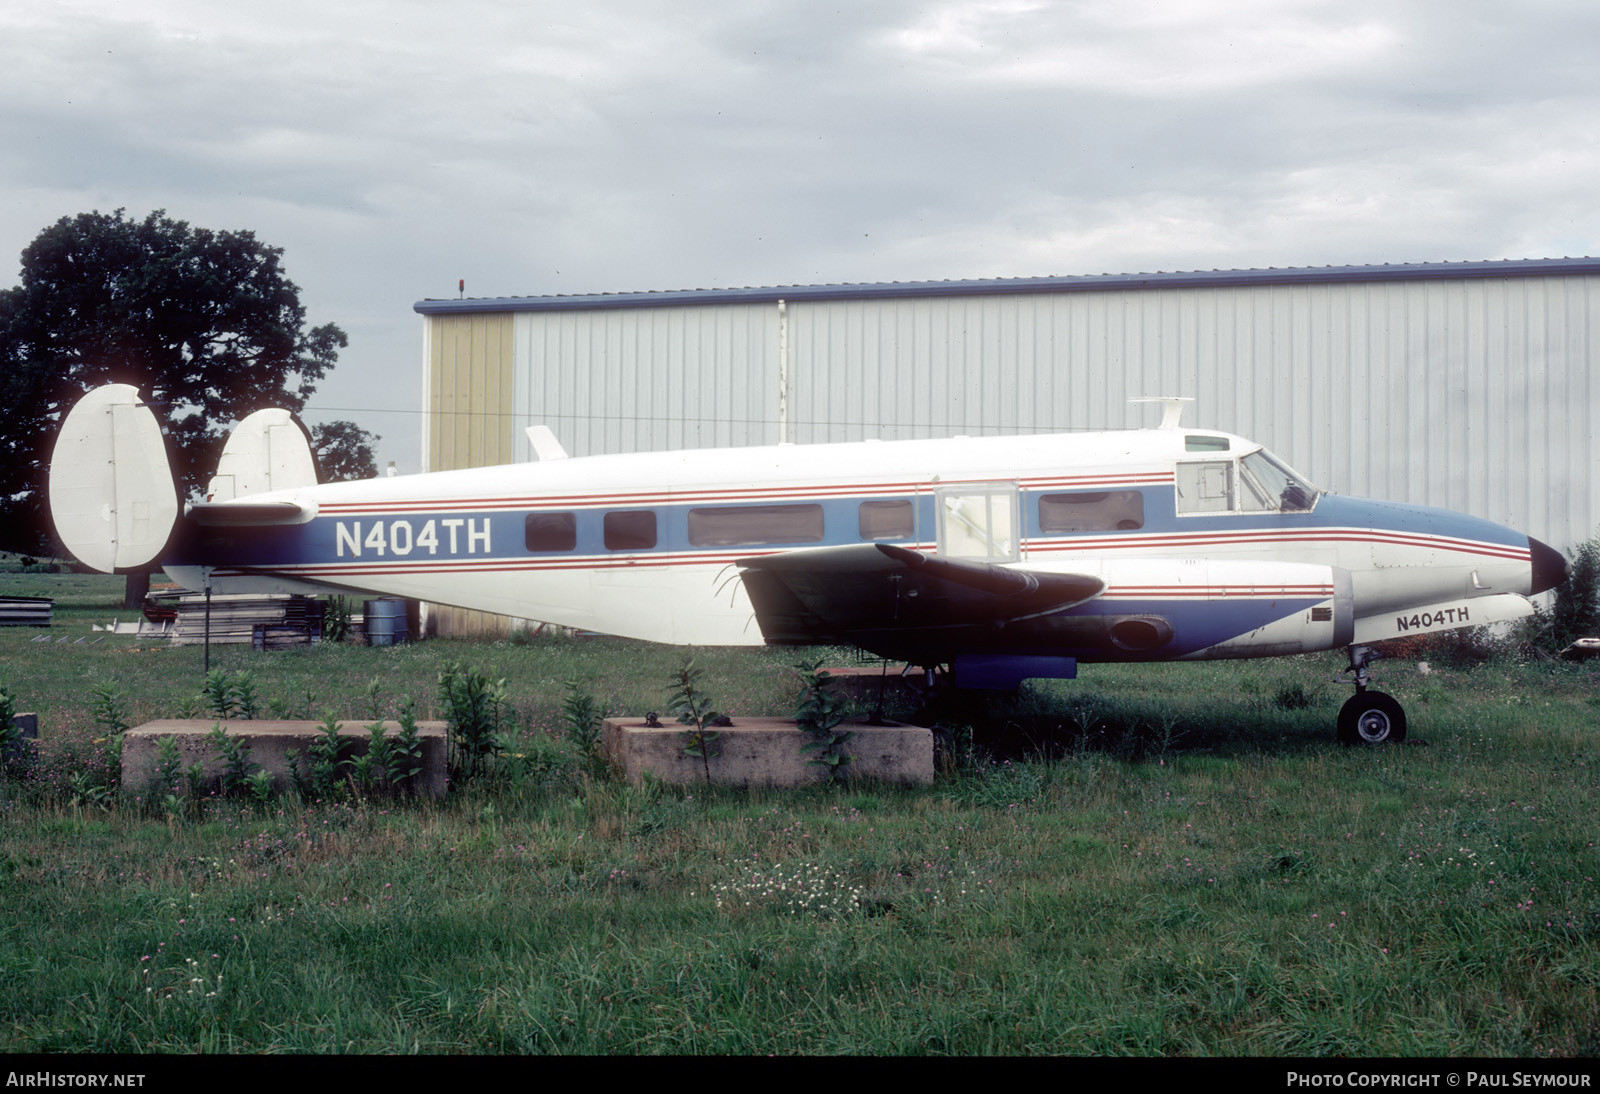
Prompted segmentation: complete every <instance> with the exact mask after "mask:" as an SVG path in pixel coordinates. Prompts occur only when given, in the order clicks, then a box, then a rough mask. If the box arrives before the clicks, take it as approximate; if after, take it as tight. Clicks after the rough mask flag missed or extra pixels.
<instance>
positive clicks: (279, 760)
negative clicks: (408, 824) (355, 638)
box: [122, 718, 448, 797]
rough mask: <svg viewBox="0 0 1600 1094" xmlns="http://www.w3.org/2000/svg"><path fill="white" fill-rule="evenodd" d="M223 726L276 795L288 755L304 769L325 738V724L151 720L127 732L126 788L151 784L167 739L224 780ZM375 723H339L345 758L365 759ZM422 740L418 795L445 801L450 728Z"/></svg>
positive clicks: (424, 733)
mask: <svg viewBox="0 0 1600 1094" xmlns="http://www.w3.org/2000/svg"><path fill="white" fill-rule="evenodd" d="M218 725H220V726H221V727H222V731H223V732H224V733H226V734H227V735H228V736H229V737H243V738H244V739H245V741H246V742H247V743H248V744H249V746H250V761H251V762H252V763H253V764H255V766H256V767H258V768H260V769H261V770H263V771H265V772H266V773H267V774H269V775H271V776H272V787H273V790H274V791H275V792H281V791H283V790H284V789H286V788H287V787H288V786H289V785H290V781H289V751H290V750H291V749H297V750H299V753H300V756H301V764H302V765H304V764H305V763H306V762H307V758H308V757H309V756H310V753H311V742H312V741H313V740H314V739H316V738H317V737H320V736H321V735H322V732H321V726H322V724H321V723H320V722H288V721H269V720H264V719H251V720H229V721H218V720H217V719H215V718H165V719H161V720H159V721H154V722H146V723H145V724H144V725H142V726H138V727H136V728H134V729H130V730H128V732H127V734H126V735H125V736H124V737H123V739H122V785H123V786H124V787H125V788H127V789H128V790H131V791H133V792H135V793H138V792H140V791H143V790H144V789H145V788H146V787H148V786H149V785H150V781H151V779H152V778H153V777H154V775H155V770H156V762H157V759H158V756H159V750H160V747H161V740H162V738H164V737H171V738H173V739H174V740H176V741H177V743H178V757H179V761H180V762H181V763H182V765H183V766H184V767H189V766H190V765H192V764H196V763H198V764H200V766H201V770H202V771H204V772H205V776H206V779H207V781H208V783H212V784H215V783H218V782H220V781H221V778H222V771H223V767H224V765H223V762H222V757H221V756H220V755H218V753H217V750H216V747H215V745H213V744H212V742H211V729H212V727H213V726H218ZM371 725H372V723H371V722H363V721H348V722H340V723H339V737H340V739H341V742H342V744H343V747H342V749H341V751H340V755H341V757H345V756H364V755H366V753H367V744H368V741H369V735H370V734H369V728H368V727H370V726H371ZM383 731H384V736H386V737H393V736H395V735H396V734H398V733H399V732H400V723H399V722H384V723H383ZM417 736H418V737H420V738H421V739H422V773H421V774H420V775H418V776H417V781H416V788H417V792H418V793H419V794H428V795H432V796H433V797H442V796H443V795H444V793H445V789H446V786H447V782H446V775H447V774H448V768H447V766H446V765H447V763H448V757H447V748H446V743H447V738H446V724H445V723H444V722H418V723H417Z"/></svg>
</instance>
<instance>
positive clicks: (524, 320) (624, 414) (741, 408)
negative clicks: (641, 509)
mask: <svg viewBox="0 0 1600 1094" xmlns="http://www.w3.org/2000/svg"><path fill="white" fill-rule="evenodd" d="M778 347H779V322H778V309H777V308H776V307H775V306H770V305H769V306H754V305H713V306H705V307H678V308H630V309H619V310H612V309H605V310H592V311H581V312H571V311H568V312H521V313H518V314H517V316H516V361H517V369H516V385H515V389H516V390H515V395H514V397H513V399H512V400H511V401H509V402H508V404H507V405H508V406H513V407H515V408H516V412H517V415H518V417H517V430H516V433H517V437H516V443H517V446H518V447H517V456H518V458H519V459H527V458H529V456H530V455H531V453H530V452H529V449H528V442H527V440H526V438H525V437H524V436H523V429H524V428H525V427H526V426H528V425H533V424H536V423H539V422H543V423H544V424H546V425H548V426H550V427H551V428H552V429H553V430H555V432H556V435H557V436H558V437H560V438H561V442H562V444H563V446H564V447H565V448H566V449H567V451H568V452H570V453H571V454H572V455H574V456H592V455H598V454H601V453H606V452H660V451H669V450H673V449H684V448H725V447H730V446H737V445H761V444H776V443H777V442H778V439H779V437H778V424H777V423H778V417H777V405H778V390H779V384H778V363H779V355H778Z"/></svg>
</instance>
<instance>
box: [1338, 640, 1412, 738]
mask: <svg viewBox="0 0 1600 1094" xmlns="http://www.w3.org/2000/svg"><path fill="white" fill-rule="evenodd" d="M1380 656H1382V655H1381V654H1379V653H1377V652H1376V651H1374V650H1372V649H1370V648H1369V647H1367V646H1351V647H1350V668H1349V669H1347V670H1346V671H1347V672H1350V673H1352V674H1353V675H1354V676H1355V684H1356V693H1355V695H1353V696H1351V697H1350V699H1348V700H1347V701H1346V702H1345V704H1344V706H1342V707H1340V708H1339V743H1340V744H1342V745H1360V744H1368V745H1381V744H1389V743H1394V744H1398V743H1399V742H1401V741H1403V740H1405V739H1406V712H1405V711H1404V710H1403V709H1402V708H1401V706H1400V704H1399V703H1398V702H1397V701H1396V700H1395V698H1394V697H1393V696H1392V695H1385V694H1384V693H1383V692H1381V691H1368V690H1367V682H1368V680H1367V664H1368V663H1369V662H1370V661H1372V660H1373V659H1374V658H1376V657H1380Z"/></svg>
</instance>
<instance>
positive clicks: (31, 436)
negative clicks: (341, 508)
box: [0, 209, 348, 550]
mask: <svg viewBox="0 0 1600 1094" xmlns="http://www.w3.org/2000/svg"><path fill="white" fill-rule="evenodd" d="M282 255H283V251H282V249H281V248H278V247H271V246H268V245H266V244H264V243H262V242H260V241H259V240H257V239H256V237H255V233H253V232H248V231H238V232H234V231H224V232H217V231H212V230H210V229H206V228H193V227H190V226H189V225H188V224H187V223H185V222H184V221H180V220H173V219H171V218H170V217H168V216H167V215H166V213H165V211H164V210H157V211H155V212H153V213H151V214H150V215H149V216H147V217H145V218H144V219H143V220H142V221H136V220H130V219H128V218H127V217H125V216H124V215H123V210H121V209H118V210H117V211H116V212H114V213H112V214H110V215H107V214H104V213H100V212H93V213H80V214H79V215H77V216H75V217H63V218H62V219H60V220H58V221H57V222H56V223H55V224H53V225H51V226H50V227H49V228H46V229H45V230H44V231H43V232H41V233H40V234H39V237H38V238H37V239H35V240H34V241H33V242H32V243H31V244H29V245H28V247H27V249H26V250H24V251H23V252H22V280H21V284H20V285H19V286H17V287H16V288H13V289H7V290H4V291H3V292H0V519H3V524H0V527H3V529H4V531H3V533H0V545H3V546H10V547H15V548H18V549H29V550H38V549H40V548H41V547H42V546H43V545H44V543H43V541H44V540H45V539H46V538H47V537H49V536H50V529H49V522H48V518H47V517H46V516H45V513H44V509H45V506H44V501H45V499H44V482H45V477H46V473H47V467H48V463H49V459H50V452H51V448H52V445H53V444H54V440H55V434H56V427H57V426H58V424H59V423H60V420H61V416H62V415H63V414H64V413H65V411H66V410H68V409H70V408H71V406H72V404H73V403H74V402H76V401H77V399H78V398H79V397H80V396H81V395H82V394H83V393H84V392H86V391H88V390H89V389H90V388H94V387H98V386H100V385H101V384H107V383H128V384H134V385H136V386H138V388H139V390H140V391H141V392H142V393H143V394H144V396H145V398H146V399H148V400H150V401H151V402H152V403H155V404H158V409H159V410H162V411H164V412H165V413H164V415H163V417H164V420H165V425H166V430H167V433H168V437H169V442H170V449H171V456H172V465H173V472H174V474H175V475H176V476H177V479H178V484H179V490H180V492H182V493H183V494H185V495H187V494H192V493H196V492H198V491H199V490H200V489H202V488H203V487H204V485H205V481H206V479H207V478H209V476H210V475H211V473H212V471H213V470H215V468H216V461H217V456H218V454H219V453H220V451H221V447H222V443H223V441H224V440H225V439H226V437H227V433H228V430H229V428H230V427H231V425H232V423H233V422H235V421H237V420H238V419H240V418H243V417H244V416H245V415H247V414H249V413H251V412H252V411H255V410H259V409H261V408H263V407H269V406H281V407H284V408H285V409H288V410H292V411H296V412H298V411H300V410H302V409H303V408H304V406H305V402H306V399H307V397H308V396H310V395H311V393H312V392H313V391H314V390H315V388H316V384H317V381H319V380H321V379H322V377H323V376H324V375H325V374H326V373H327V371H328V369H330V368H332V367H333V365H334V363H335V361H336V360H337V358H338V354H339V350H341V349H343V348H344V347H345V346H346V345H347V344H348V343H347V339H346V338H345V335H344V332H343V331H341V330H340V329H339V328H338V327H337V326H334V325H333V324H331V323H328V324H324V325H323V326H320V327H315V328H312V329H310V330H307V329H306V326H305V308H304V307H302V306H301V304H300V290H299V289H298V288H297V287H296V286H295V284H294V283H293V282H292V281H290V280H289V279H288V278H287V277H285V276H284V273H283V269H282V266H281V263H280V259H281V258H282Z"/></svg>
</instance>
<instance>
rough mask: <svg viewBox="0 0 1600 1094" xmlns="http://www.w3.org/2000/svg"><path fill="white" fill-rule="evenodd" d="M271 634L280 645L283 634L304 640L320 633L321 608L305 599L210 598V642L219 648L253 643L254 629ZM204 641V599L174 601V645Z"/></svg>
mask: <svg viewBox="0 0 1600 1094" xmlns="http://www.w3.org/2000/svg"><path fill="white" fill-rule="evenodd" d="M257 627H261V628H264V629H266V630H267V631H270V632H272V633H273V634H274V637H275V638H276V639H278V641H276V642H274V643H273V647H274V648H276V646H277V645H280V644H283V639H284V638H285V637H286V634H285V632H289V631H293V632H295V633H297V634H300V635H305V636H307V637H306V638H304V639H302V640H301V641H302V642H309V641H310V640H311V639H310V637H309V636H311V635H314V634H315V635H320V634H321V633H322V605H321V604H320V603H318V602H317V601H315V600H313V599H311V598H310V597H306V596H251V595H248V594H236V595H229V596H213V597H212V598H211V641H212V642H213V643H216V644H219V645H226V644H229V643H241V644H242V643H247V642H250V643H253V642H254V641H255V638H256V628H257ZM205 640H206V598H205V597H204V596H201V595H191V596H184V597H180V598H178V618H177V623H176V625H175V626H174V627H173V632H172V641H173V644H174V645H179V646H195V645H199V644H200V643H202V642H204V641H205Z"/></svg>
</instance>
